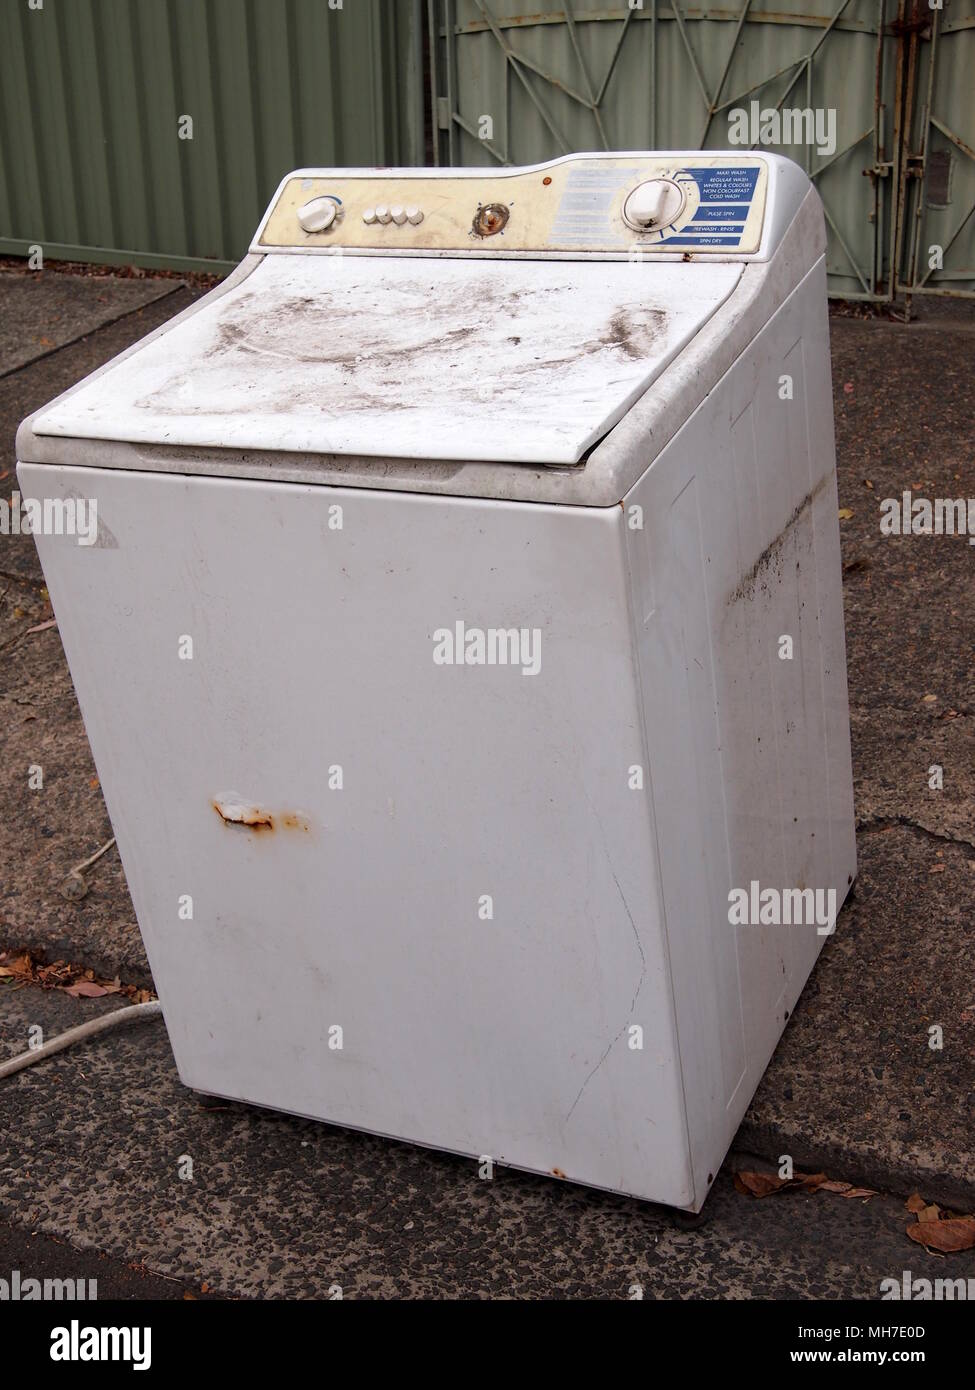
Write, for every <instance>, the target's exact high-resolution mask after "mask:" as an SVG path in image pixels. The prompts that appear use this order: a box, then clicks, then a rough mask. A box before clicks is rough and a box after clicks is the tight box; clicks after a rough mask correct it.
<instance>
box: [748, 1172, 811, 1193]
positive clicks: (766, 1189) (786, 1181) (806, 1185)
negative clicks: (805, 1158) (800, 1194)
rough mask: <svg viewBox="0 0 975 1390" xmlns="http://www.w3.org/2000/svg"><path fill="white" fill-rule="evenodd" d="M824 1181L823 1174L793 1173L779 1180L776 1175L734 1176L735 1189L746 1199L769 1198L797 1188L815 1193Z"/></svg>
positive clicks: (752, 1174) (749, 1174) (750, 1174)
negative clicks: (789, 1176)
mask: <svg viewBox="0 0 975 1390" xmlns="http://www.w3.org/2000/svg"><path fill="white" fill-rule="evenodd" d="M826 1181H827V1179H826V1174H825V1173H795V1174H794V1175H793V1176H792V1177H791V1178H780V1177H779V1175H778V1173H748V1172H739V1173H736V1174H735V1187H736V1188H737V1189H738V1191H739V1192H740V1193H742V1194H743V1196H746V1197H770V1196H771V1195H772V1193H773V1192H784V1191H786V1190H787V1189H793V1190H795V1189H799V1188H801V1189H802V1190H803V1191H805V1192H816V1191H818V1189H819V1188H820V1187H822V1186H823V1184H824V1183H825V1182H826Z"/></svg>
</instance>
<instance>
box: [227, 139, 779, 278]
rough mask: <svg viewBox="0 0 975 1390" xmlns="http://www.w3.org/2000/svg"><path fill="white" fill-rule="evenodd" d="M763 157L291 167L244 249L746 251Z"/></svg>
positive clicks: (765, 176) (756, 222)
mask: <svg viewBox="0 0 975 1390" xmlns="http://www.w3.org/2000/svg"><path fill="white" fill-rule="evenodd" d="M768 186H769V163H768V160H767V159H766V158H765V157H763V156H761V155H753V154H742V155H737V154H678V155H652V154H646V155H643V154H629V155H623V154H619V155H616V154H614V155H567V156H565V157H564V158H562V159H557V160H553V161H551V163H548V164H541V165H537V166H535V167H534V168H530V169H509V170H501V171H498V170H481V169H442V170H429V169H417V170H383V169H376V170H352V171H349V170H301V171H299V172H297V173H295V174H292V175H289V177H288V178H286V179H285V180H284V182H283V184H282V185H281V187H280V189H279V190H278V193H277V195H276V196H275V199H274V201H273V202H272V204H271V206H270V208H269V209H268V211H267V213H266V215H265V217H264V220H263V222H262V223H261V226H260V228H259V230H258V233H257V237H256V239H255V241H254V243H253V245H252V248H251V249H252V250H254V251H271V250H285V249H287V250H323V251H329V250H332V251H335V250H348V251H353V252H374V253H380V254H382V253H387V254H396V253H398V252H412V253H414V254H416V253H422V252H427V253H428V254H429V253H431V252H440V253H445V254H452V253H453V254H463V253H471V252H473V253H475V254H491V253H493V252H499V253H503V254H511V253H518V252H521V253H527V254H535V255H538V254H551V253H556V254H562V255H565V254H575V255H586V254H594V255H597V256H598V255H614V254H616V255H619V254H621V253H622V254H632V253H634V252H635V251H638V252H639V253H643V252H646V253H649V254H675V253H679V254H681V255H683V256H685V257H686V256H694V255H697V254H703V255H716V254H717V255H724V256H728V255H731V256H735V255H749V254H752V253H754V252H756V251H758V249H759V245H760V243H761V238H762V227H763V222H764V218H765V213H766V202H767V198H768Z"/></svg>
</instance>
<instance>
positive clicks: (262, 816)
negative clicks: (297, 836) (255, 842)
mask: <svg viewBox="0 0 975 1390" xmlns="http://www.w3.org/2000/svg"><path fill="white" fill-rule="evenodd" d="M210 805H211V806H212V807H213V809H214V810H215V811H216V813H217V815H218V816H219V817H220V819H221V820H222V821H223V823H224V825H229V826H233V827H238V826H239V827H240V828H241V829H242V830H250V831H252V832H253V833H254V834H263V833H265V832H269V833H271V834H273V833H274V831H275V830H298V831H301V832H302V833H304V834H306V835H307V833H308V831H309V828H310V827H309V823H308V818H307V816H304V815H302V813H301V812H300V811H282V812H280V813H279V814H278V815H275V814H274V813H273V812H271V811H268V810H266V809H265V808H264V807H261V806H254V805H252V804H250V803H249V802H244V801H239V800H233V799H231V798H229V797H214V798H213V800H212V801H211V803H210Z"/></svg>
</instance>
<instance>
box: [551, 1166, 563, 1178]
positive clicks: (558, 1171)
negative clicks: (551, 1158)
mask: <svg viewBox="0 0 975 1390" xmlns="http://www.w3.org/2000/svg"><path fill="white" fill-rule="evenodd" d="M552 1177H553V1178H564V1177H565V1174H564V1173H563V1172H562V1169H561V1168H553V1169H552Z"/></svg>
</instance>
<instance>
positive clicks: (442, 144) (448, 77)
mask: <svg viewBox="0 0 975 1390" xmlns="http://www.w3.org/2000/svg"><path fill="white" fill-rule="evenodd" d="M944 3H945V4H946V6H948V7H949V9H946V10H945V11H944V14H942V13H941V12H939V11H932V10H930V9H928V5H927V0H910V4H911V6H912V7H913V8H911V10H910V11H908V8H907V6H908V0H900V3H899V8H895V7H896V5H897V0H779V8H777V9H776V10H774V11H772V10H768V9H762V8H759V3H758V0H738V3H737V7H736V8H734V9H731V8H728V9H720V8H714V9H707V8H703V7H700V6H698V7H692V6H690V5H688V4H686V3H682V0H668V2H667V3H664V2H663V0H624V3H617V4H615V5H612V4H606V3H605V2H604V0H572V3H565V4H563V5H561V6H559V7H558V8H555V7H554V6H553V7H552V9H551V10H548V11H545V10H541V9H539V10H534V11H532V12H529V13H525V12H524V10H525V7H524V5H523V2H522V0H428V28H429V36H430V83H431V107H432V111H433V119H434V126H435V140H434V153H435V158H436V159H437V160H438V161H440V162H443V163H446V164H471V165H484V164H491V163H492V162H497V163H502V164H507V163H512V164H524V163H533V162H536V161H539V160H543V159H548V158H552V157H553V156H555V155H557V154H560V153H565V152H567V151H569V150H581V149H600V148H601V149H654V148H656V149H668V148H669V149H679V148H689V149H723V148H729V147H732V146H733V138H732V134H733V132H734V135H735V136H738V137H740V136H741V132H742V126H743V125H744V126H746V127H747V134H748V139H747V144H748V147H749V148H757V147H759V146H763V145H767V147H768V148H770V149H773V150H776V151H777V152H779V153H783V154H787V155H789V156H790V157H791V158H793V159H795V160H797V162H798V163H800V164H801V165H802V166H803V167H804V168H805V169H806V171H807V173H808V174H809V176H810V178H811V179H812V180H813V181H814V183H815V184H816V186H817V188H818V189H819V192H820V195H821V197H822V199H823V205H824V207H825V210H826V219H827V225H828V230H829V246H828V251H827V270H828V273H829V283H830V292H831V293H832V294H834V295H837V296H841V297H843V298H857V299H869V300H888V299H891V298H892V297H893V296H894V294H895V292H896V291H900V292H901V293H910V292H925V293H934V292H948V291H949V288H950V287H952V286H954V287H955V288H954V290H953V292H955V293H958V292H959V290H958V289H957V285H958V283H959V282H964V281H966V280H969V279H971V278H972V276H973V274H975V272H972V271H971V270H966V269H965V267H966V266H971V264H972V260H973V257H972V254H971V246H972V240H971V235H972V232H973V230H975V227H973V219H972V208H973V206H975V167H972V166H971V165H968V166H967V167H966V168H965V170H964V171H961V170H959V169H957V168H956V164H957V158H956V157H960V156H961V155H967V156H969V157H970V158H971V159H972V160H973V161H975V154H973V150H972V145H973V143H975V132H973V131H971V129H970V128H971V124H972V121H973V119H975V103H973V102H972V100H971V97H970V91H971V85H972V79H971V72H972V66H973V65H972V61H971V60H972V58H973V57H975V54H973V53H972V50H971V48H970V47H969V45H970V44H971V42H972V39H973V35H972V29H973V27H975V20H973V19H971V18H968V19H965V18H962V17H961V16H960V15H957V16H955V17H953V18H945V17H944V16H946V15H948V14H949V10H950V8H952V7H953V8H954V9H956V10H959V9H964V8H966V7H967V8H968V9H971V8H972V7H973V5H975V0H944ZM922 4H923V12H922V10H921V6H922ZM932 16H933V17H934V18H933V19H932ZM949 35H950V42H951V44H952V45H953V46H952V47H951V48H949ZM966 60H967V65H966ZM916 91H922V92H924V93H925V94H926V95H925V99H924V100H923V101H918V100H915V96H914V94H915V92H916ZM817 112H818V113H820V115H821V116H822V118H823V124H822V127H821V133H822V134H823V135H824V136H826V135H827V133H828V132H827V125H828V113H830V112H832V113H833V120H834V123H833V128H832V135H831V138H823V139H817V140H813V141H810V140H809V139H808V138H807V137H808V135H809V133H810V131H811V130H813V129H814V127H815V114H816V113H817ZM805 113H808V114H805ZM776 115H777V117H778V121H779V125H780V129H779V130H778V131H776V130H775V128H774V127H775V119H776ZM765 122H767V124H766V125H765V126H763V123H765ZM810 122H811V124H810ZM959 127H960V129H959ZM763 128H764V129H765V130H766V133H770V134H772V135H777V136H778V138H773V139H763V138H762V132H763ZM796 136H800V137H802V138H800V139H796V138H793V137H796ZM935 137H936V138H935ZM942 143H947V145H948V146H950V154H949V160H955V163H949V166H948V167H949V175H948V177H947V184H948V200H947V201H946V202H944V203H943V204H942V203H938V202H937V201H936V199H937V198H938V197H941V196H943V195H944V192H945V177H946V176H945V172H944V171H945V157H944V154H943V152H942V148H941V144H942ZM928 152H930V153H928ZM932 156H934V158H933V159H932ZM938 236H940V237H941V238H942V239H943V241H942V243H939V244H943V246H944V251H945V257H946V259H945V260H944V265H943V269H941V270H937V269H935V270H928V269H927V263H926V262H925V261H924V260H923V259H921V255H922V251H923V249H924V248H925V247H926V246H927V245H928V244H929V242H930V243H932V244H933V242H934V241H935V240H937V237H938ZM892 267H897V269H898V273H896V274H892V269H891V268H892Z"/></svg>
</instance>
